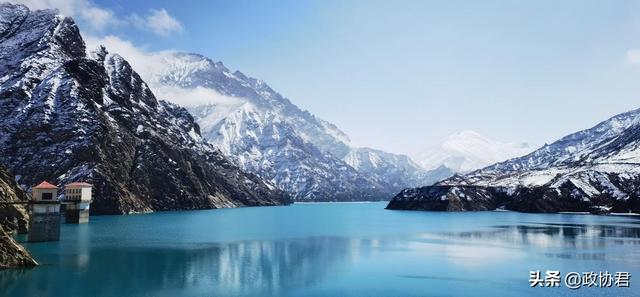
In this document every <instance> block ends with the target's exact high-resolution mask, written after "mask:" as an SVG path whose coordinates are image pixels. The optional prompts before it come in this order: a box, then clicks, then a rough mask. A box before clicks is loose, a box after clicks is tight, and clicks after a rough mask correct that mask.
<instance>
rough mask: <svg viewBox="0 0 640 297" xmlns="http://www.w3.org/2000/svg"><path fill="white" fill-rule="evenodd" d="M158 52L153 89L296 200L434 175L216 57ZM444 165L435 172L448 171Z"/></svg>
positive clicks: (395, 186) (379, 193) (381, 192)
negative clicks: (359, 141) (360, 141)
mask: <svg viewBox="0 0 640 297" xmlns="http://www.w3.org/2000/svg"><path fill="white" fill-rule="evenodd" d="M158 55H159V58H160V59H161V60H162V61H163V62H162V63H161V64H162V65H165V66H164V67H162V68H155V69H151V71H150V72H149V74H148V76H149V81H150V86H151V88H152V89H154V90H155V92H156V93H157V94H159V96H160V97H161V98H163V99H167V100H170V101H173V102H176V103H178V104H180V105H183V106H185V107H186V108H187V109H188V110H189V111H190V112H191V113H192V114H193V115H194V117H195V119H196V121H197V122H198V124H199V125H200V127H201V131H202V135H203V137H205V138H206V139H208V140H209V141H210V142H211V143H212V144H214V145H215V146H217V147H219V148H220V150H221V151H222V152H223V153H225V154H226V155H227V156H229V158H231V159H232V160H234V161H235V163H236V164H238V165H239V166H240V167H242V168H243V169H245V170H248V171H250V172H253V173H256V174H258V175H260V176H261V177H263V178H265V179H267V180H269V181H272V182H274V183H275V184H276V185H278V186H279V187H280V188H282V189H284V190H286V191H288V192H290V193H292V194H293V195H294V196H295V198H296V199H298V200H363V199H386V198H388V197H389V196H390V195H392V194H393V193H395V192H397V191H398V190H400V189H402V188H404V187H407V186H416V185H420V184H425V182H426V184H430V183H433V182H434V181H436V180H437V179H436V178H435V177H434V176H431V175H430V174H429V173H425V172H424V171H423V170H421V169H420V167H419V166H418V165H417V164H415V163H413V162H412V161H411V160H409V158H408V157H406V156H401V155H394V154H389V153H385V152H381V151H376V150H371V149H363V148H354V147H353V146H352V145H351V143H350V140H349V138H348V137H347V135H346V134H345V133H343V132H342V131H340V130H339V129H338V128H337V127H336V126H335V125H333V124H331V123H329V122H327V121H324V120H322V119H319V118H317V117H316V116H314V115H312V114H311V113H309V112H308V111H305V110H302V109H300V108H298V107H297V106H296V105H294V104H292V103H291V102H290V101H289V100H288V99H286V98H284V97H283V96H282V95H280V94H279V93H277V92H275V91H274V90H273V89H271V88H270V87H269V86H268V85H267V84H266V83H264V82H263V81H261V80H257V79H254V78H250V77H247V76H245V75H244V74H243V73H241V72H239V71H234V72H232V71H230V70H229V69H227V68H226V67H225V66H224V65H223V64H222V63H221V62H214V61H212V60H210V59H208V58H206V57H203V56H201V55H197V54H187V53H168V52H165V53H161V54H158ZM156 58H158V57H156ZM443 172H445V171H438V174H440V176H439V177H446V176H442V174H443Z"/></svg>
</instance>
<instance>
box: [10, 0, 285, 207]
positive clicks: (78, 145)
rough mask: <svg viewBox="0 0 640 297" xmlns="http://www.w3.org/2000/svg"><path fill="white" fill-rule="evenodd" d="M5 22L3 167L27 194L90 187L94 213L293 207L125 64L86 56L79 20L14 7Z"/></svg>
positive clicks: (100, 54) (103, 54)
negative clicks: (40, 187) (35, 188)
mask: <svg viewBox="0 0 640 297" xmlns="http://www.w3.org/2000/svg"><path fill="white" fill-rule="evenodd" d="M0 16H1V18H0V19H1V21H0V162H3V163H4V164H5V165H6V166H7V167H8V168H9V169H10V170H11V171H12V172H13V173H14V174H16V176H17V177H18V182H19V184H20V185H21V186H23V187H24V188H27V187H29V186H31V185H34V184H36V183H38V182H40V181H41V180H49V181H51V182H53V183H57V184H65V183H67V182H71V181H78V180H83V181H87V182H90V183H92V184H93V185H94V191H93V194H94V197H93V198H94V202H93V204H92V206H91V212H92V214H122V213H135V212H147V211H159V210H177V209H204V208H221V207H240V206H258V205H281V204H286V203H288V196H287V195H286V194H285V193H283V192H282V191H280V190H279V189H277V188H276V187H275V186H273V185H272V184H269V183H267V182H264V181H263V180H261V179H260V178H258V177H257V176H256V175H253V174H249V173H246V172H244V171H242V170H240V169H239V168H237V167H236V166H234V165H232V164H231V163H230V162H228V161H227V159H226V158H225V157H224V156H223V155H222V154H221V153H220V152H219V151H218V150H217V149H215V148H214V147H213V146H211V145H210V144H208V143H207V142H206V141H205V140H204V139H202V137H201V136H200V128H199V126H198V125H197V124H196V123H195V122H194V120H193V118H192V117H191V116H190V115H189V113H188V112H187V111H186V110H185V109H183V108H180V107H178V106H176V105H173V104H170V103H167V102H164V101H159V100H157V99H156V97H155V96H154V94H153V93H152V91H151V90H150V89H149V88H148V87H147V85H146V83H145V82H144V81H143V80H142V79H141V78H140V76H139V75H138V74H137V73H136V72H135V71H134V70H133V69H132V68H131V66H130V65H129V63H128V62H127V61H125V60H124V59H123V58H122V57H120V56H119V55H117V54H110V53H108V52H107V50H106V49H105V48H102V47H101V48H99V49H97V50H96V51H95V52H94V53H92V54H91V55H88V54H86V52H85V45H84V41H83V39H82V37H81V36H80V33H79V30H78V28H77V26H76V25H75V23H74V22H73V20H72V19H70V18H67V17H62V16H60V15H57V13H56V12H55V11H48V10H40V11H29V10H28V9H27V8H26V7H24V6H20V5H11V4H0Z"/></svg>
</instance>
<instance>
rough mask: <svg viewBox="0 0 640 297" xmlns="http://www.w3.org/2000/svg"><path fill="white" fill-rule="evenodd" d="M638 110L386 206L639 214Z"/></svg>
mask: <svg viewBox="0 0 640 297" xmlns="http://www.w3.org/2000/svg"><path fill="white" fill-rule="evenodd" d="M639 193H640V109H637V110H633V111H630V112H626V113H622V114H619V115H616V116H614V117H612V118H610V119H608V120H606V121H603V122H601V123H599V124H598V125H596V126H594V127H593V128H590V129H586V130H583V131H580V132H577V133H574V134H571V135H568V136H566V137H564V138H562V139H560V140H558V141H556V142H554V143H552V144H550V145H545V146H544V147H542V148H540V149H538V150H536V151H534V152H532V153H530V154H528V155H526V156H522V157H519V158H514V159H511V160H507V161H504V162H500V163H497V164H495V165H492V166H489V167H486V168H483V169H480V170H477V171H474V172H471V173H468V174H465V175H457V176H454V177H451V178H449V179H445V180H443V181H441V182H439V183H437V184H436V185H434V186H431V187H423V188H419V189H409V190H406V191H403V192H401V193H400V194H398V195H397V196H396V197H395V198H394V199H393V200H392V203H390V204H389V208H403V209H433V210H486V209H495V208H497V207H504V208H506V209H510V210H519V211H533V212H555V211H592V212H603V211H604V212H606V211H614V212H629V211H632V212H640V198H639V197H640V194H639Z"/></svg>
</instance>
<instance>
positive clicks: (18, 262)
mask: <svg viewBox="0 0 640 297" xmlns="http://www.w3.org/2000/svg"><path fill="white" fill-rule="evenodd" d="M26 199H27V196H26V194H25V193H24V192H23V191H22V190H21V189H20V188H19V187H18V185H17V184H16V183H15V181H14V176H13V175H11V174H10V173H9V172H8V171H7V170H6V168H4V166H2V165H0V202H11V201H24V200H26ZM28 223H29V218H28V213H27V211H26V209H25V208H24V207H23V206H20V205H13V204H0V269H6V268H17V267H29V266H35V265H37V263H36V261H35V260H34V259H33V258H32V257H31V255H30V254H29V252H27V250H26V249H24V247H22V246H21V245H20V244H18V243H17V242H16V241H15V240H14V239H13V237H12V234H14V233H16V232H19V233H25V232H27V228H28Z"/></svg>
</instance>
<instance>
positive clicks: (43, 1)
mask: <svg viewBox="0 0 640 297" xmlns="http://www.w3.org/2000/svg"><path fill="white" fill-rule="evenodd" d="M13 2H15V3H19V4H24V5H26V6H27V7H29V8H30V9H34V10H35V9H58V11H60V13H61V14H63V15H66V16H70V17H72V18H75V19H80V20H82V21H84V22H86V23H87V24H89V26H91V29H94V30H104V29H106V28H107V27H108V26H109V25H130V26H135V27H136V28H139V29H142V30H147V31H150V32H153V33H155V34H157V35H160V36H168V35H170V34H172V33H176V32H182V31H184V28H183V27H182V24H181V23H180V21H178V20H177V19H176V18H174V17H173V16H171V15H170V14H169V12H167V10H165V9H164V8H161V9H150V10H149V12H148V13H147V15H145V16H140V15H138V14H131V15H129V16H128V17H125V18H121V17H118V16H116V15H115V13H114V12H113V11H111V10H109V9H106V8H103V7H99V6H97V5H95V4H94V3H92V2H91V1H89V0H14V1H13Z"/></svg>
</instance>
